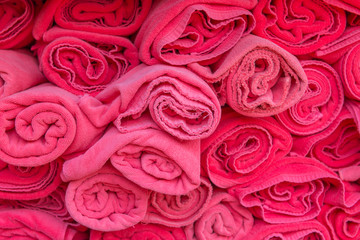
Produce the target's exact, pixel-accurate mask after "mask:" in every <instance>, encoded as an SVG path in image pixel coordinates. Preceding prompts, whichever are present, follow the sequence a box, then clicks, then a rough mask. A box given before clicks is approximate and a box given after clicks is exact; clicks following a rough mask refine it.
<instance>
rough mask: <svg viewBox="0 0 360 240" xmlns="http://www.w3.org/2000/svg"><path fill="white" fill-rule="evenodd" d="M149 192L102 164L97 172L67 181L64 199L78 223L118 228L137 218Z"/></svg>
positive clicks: (143, 208) (127, 225)
mask: <svg viewBox="0 0 360 240" xmlns="http://www.w3.org/2000/svg"><path fill="white" fill-rule="evenodd" d="M148 198H149V193H148V191H147V190H145V189H143V188H141V187H139V186H137V185H136V184H134V183H132V182H130V181H129V180H127V179H126V178H125V177H123V176H122V175H121V174H120V173H119V172H118V171H117V170H116V169H114V168H113V167H111V166H109V165H105V166H104V167H103V168H102V169H100V170H99V171H98V172H96V173H94V174H92V175H90V176H88V177H85V178H81V179H79V180H76V181H72V182H70V183H69V186H68V188H67V190H66V196H65V203H66V207H67V209H68V211H69V213H70V215H71V216H72V217H73V218H74V220H75V221H77V222H78V223H80V224H82V225H84V226H86V227H88V228H91V229H94V230H98V231H106V232H108V231H118V230H122V229H125V228H128V227H131V226H133V225H135V224H137V223H138V222H140V221H141V220H142V219H143V218H144V216H145V213H146V209H147V205H148Z"/></svg>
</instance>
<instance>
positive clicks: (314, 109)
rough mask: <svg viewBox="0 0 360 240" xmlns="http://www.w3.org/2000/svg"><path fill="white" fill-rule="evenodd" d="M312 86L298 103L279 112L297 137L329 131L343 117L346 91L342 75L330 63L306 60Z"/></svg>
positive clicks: (306, 69)
mask: <svg viewBox="0 0 360 240" xmlns="http://www.w3.org/2000/svg"><path fill="white" fill-rule="evenodd" d="M301 64H302V66H303V68H304V70H305V73H306V75H307V77H308V87H307V89H306V92H305V94H304V95H303V97H302V98H301V99H300V101H299V102H298V103H296V104H295V105H294V106H292V107H291V108H289V109H288V110H286V111H284V112H282V113H279V114H278V115H277V116H276V117H277V119H278V120H279V121H280V122H281V123H282V124H283V125H284V126H285V127H286V128H287V129H288V130H289V131H290V132H291V133H293V134H296V135H310V134H314V133H318V132H320V131H322V130H324V129H325V128H327V127H328V126H329V125H330V124H331V123H332V122H333V121H334V119H335V118H336V117H337V116H338V115H339V113H340V111H341V109H342V106H343V103H344V90H343V87H342V84H341V80H340V77H339V75H338V73H337V72H336V71H335V70H334V69H333V68H332V67H331V66H330V65H328V64H327V63H325V62H322V61H317V60H308V61H303V62H302V63H301Z"/></svg>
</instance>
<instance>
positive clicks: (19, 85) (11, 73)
mask: <svg viewBox="0 0 360 240" xmlns="http://www.w3.org/2000/svg"><path fill="white" fill-rule="evenodd" d="M30 54H31V53H30V52H29V51H26V50H0V98H3V97H6V96H9V95H11V94H14V93H17V92H20V91H22V90H25V89H28V88H30V87H33V86H35V85H37V84H40V83H43V82H45V78H44V76H43V75H42V74H41V72H40V71H39V66H38V63H37V61H36V58H34V57H33V56H31V55H30Z"/></svg>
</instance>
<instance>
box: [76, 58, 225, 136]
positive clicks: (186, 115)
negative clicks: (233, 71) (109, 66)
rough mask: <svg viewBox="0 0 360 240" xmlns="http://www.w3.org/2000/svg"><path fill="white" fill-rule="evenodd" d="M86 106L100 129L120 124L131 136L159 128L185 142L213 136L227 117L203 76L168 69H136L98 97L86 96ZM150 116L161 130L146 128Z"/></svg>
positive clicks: (84, 97)
mask: <svg viewBox="0 0 360 240" xmlns="http://www.w3.org/2000/svg"><path fill="white" fill-rule="evenodd" d="M80 107H81V109H82V110H83V111H84V112H85V113H86V114H87V116H88V117H89V119H91V121H92V122H93V123H94V124H95V125H96V126H99V127H101V126H104V125H107V124H108V123H110V122H111V121H114V124H115V126H116V127H117V128H118V130H119V131H120V132H123V133H126V132H130V131H134V130H139V129H146V128H157V126H158V127H160V128H162V129H163V130H165V131H166V132H168V133H170V134H171V135H173V136H174V137H177V138H180V139H184V140H193V139H199V138H204V137H207V136H209V135H210V134H211V133H213V132H214V130H215V128H216V127H217V125H218V124H219V121H220V116H221V107H220V104H219V101H218V99H217V98H216V95H215V93H214V92H213V91H212V90H211V88H210V87H209V86H208V85H207V84H206V83H205V82H204V81H203V80H202V79H201V78H200V77H199V76H197V75H196V74H194V73H192V72H191V71H189V70H187V69H185V68H182V67H173V66H167V65H162V64H158V65H153V66H147V65H144V64H142V65H139V66H137V67H135V68H134V69H132V70H131V71H129V72H128V73H127V74H125V75H124V76H123V78H122V79H121V80H119V81H118V82H116V83H114V84H112V85H111V86H109V87H107V88H106V89H105V90H104V91H102V92H101V93H100V94H98V95H97V96H96V97H91V96H87V95H86V96H83V97H82V98H81V99H80ZM148 112H150V115H151V117H152V118H153V120H154V121H155V123H156V124H157V126H156V125H155V124H150V125H149V124H145V123H149V122H148V121H144V120H143V119H144V118H148Z"/></svg>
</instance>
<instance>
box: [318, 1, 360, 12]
mask: <svg viewBox="0 0 360 240" xmlns="http://www.w3.org/2000/svg"><path fill="white" fill-rule="evenodd" d="M324 2H326V3H328V4H330V5H333V6H335V7H338V8H342V9H344V10H346V11H348V12H352V13H355V14H357V15H360V2H359V1H354V0H324Z"/></svg>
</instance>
